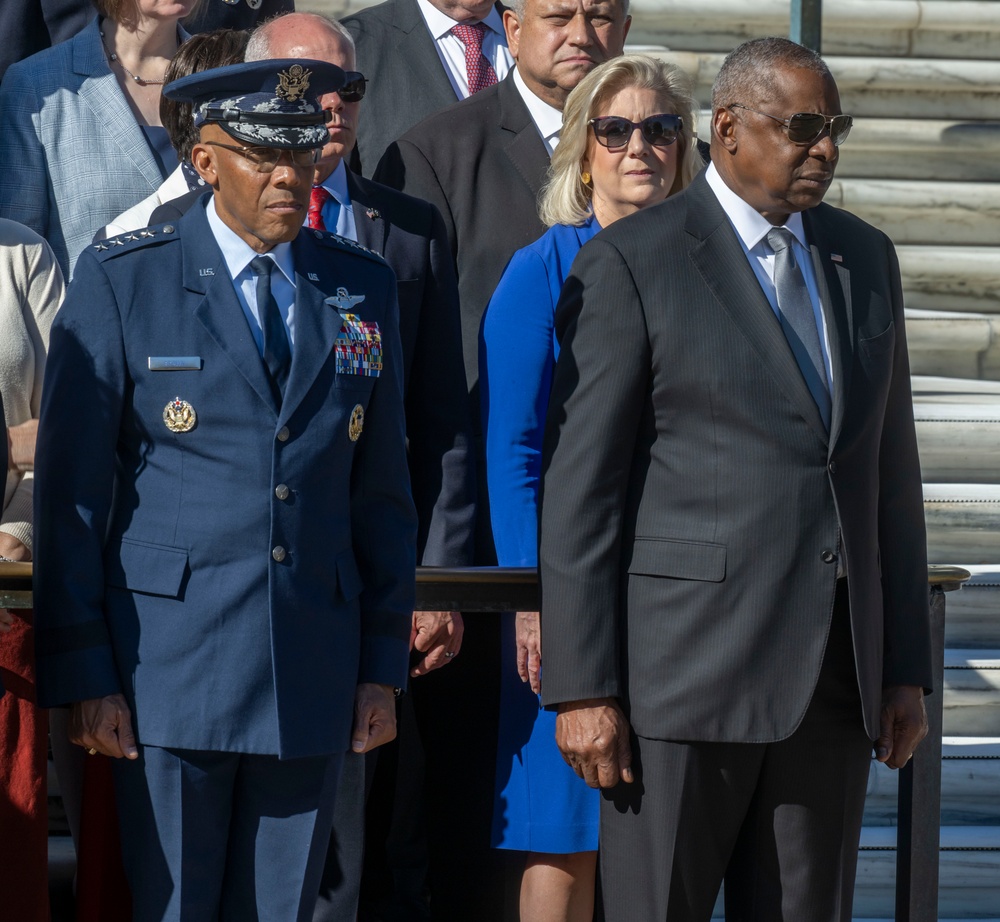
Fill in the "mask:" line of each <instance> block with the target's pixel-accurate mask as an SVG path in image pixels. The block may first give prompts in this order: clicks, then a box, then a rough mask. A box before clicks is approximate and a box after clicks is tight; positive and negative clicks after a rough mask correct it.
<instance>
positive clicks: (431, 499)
mask: <svg viewBox="0 0 1000 922" xmlns="http://www.w3.org/2000/svg"><path fill="white" fill-rule="evenodd" d="M271 57H275V58H286V57H301V58H310V59H313V60H319V61H326V62H327V63H330V64H336V65H338V66H340V67H342V68H343V69H344V70H345V71H346V72H347V80H348V82H347V84H346V86H345V87H344V88H342V89H341V90H340V91H339V92H336V93H329V94H327V95H325V96H323V97H322V98H321V100H320V101H321V104H322V105H323V108H324V109H325V110H326V111H327V113H328V114H329V122H328V129H329V132H330V140H329V142H328V143H327V145H326V147H324V149H323V151H322V155H321V157H320V160H319V162H318V163H317V164H316V173H315V176H314V187H313V207H312V208H311V209H310V215H309V223H310V226H313V227H325V228H328V229H330V230H333V229H336V230H337V232H338V233H340V234H341V235H343V236H346V237H348V238H349V239H352V240H355V241H357V242H358V243H361V244H362V245H364V246H366V247H368V248H369V249H372V250H374V251H375V252H377V253H379V254H381V255H382V256H383V257H384V258H385V260H386V262H388V263H389V265H390V267H391V268H392V269H393V271H394V272H395V273H396V277H397V286H398V293H399V312H400V335H401V339H402V343H403V388H404V395H405V400H406V434H407V442H408V449H409V451H408V459H409V463H410V477H411V484H412V489H413V495H414V500H415V503H416V507H417V519H418V539H417V559H418V561H419V562H420V563H422V564H423V565H424V566H439V567H440V566H466V565H468V564H470V563H471V562H472V538H473V533H474V522H475V518H474V516H475V503H474V500H475V476H474V468H473V456H472V450H471V436H470V430H469V419H468V403H467V398H466V391H465V375H464V371H463V366H462V344H461V332H460V329H459V315H458V289H457V286H456V282H455V270H454V266H453V264H452V259H451V252H450V250H449V248H448V238H447V236H446V234H445V230H444V223H443V221H442V220H441V216H440V214H438V211H437V209H436V208H434V206H433V205H430V204H428V203H427V202H424V201H421V200H419V199H415V198H412V197H411V196H409V195H404V194H403V193H401V192H397V191H396V190H395V189H390V188H388V187H387V186H383V185H380V184H379V183H376V182H372V181H371V180H368V179H364V178H363V177H360V176H356V175H355V174H353V173H352V172H351V171H350V170H348V169H347V168H346V159H347V158H348V157H350V154H351V150H352V149H353V147H354V144H355V139H356V137H357V132H358V130H359V125H360V124H364V122H363V121H362V120H361V119H360V114H361V113H360V110H361V97H362V96H363V95H364V93H365V80H364V78H363V77H362V76H361V75H360V74H359V73H357V71H356V70H355V67H356V61H355V55H354V43H353V39H352V37H351V34H350V33H349V32H348V31H347V30H346V29H345V28H344V27H343V26H342V25H340V24H339V23H337V22H334V21H333V20H330V19H327V18H326V17H324V16H319V15H316V14H312V13H293V14H290V15H287V16H281V17H278V18H277V19H274V20H272V21H271V22H269V23H267V24H265V25H264V26H261V27H260V28H259V29H258V30H257V31H256V32H255V33H254V35H253V36H252V38H251V41H250V45H249V47H248V49H247V58H248V60H255V59H263V58H271ZM367 105H368V104H367V103H366V106H367ZM369 115H370V117H371V119H372V120H375V119H377V117H378V114H377V113H373V112H369ZM462 633H463V624H462V616H461V615H460V614H459V613H458V612H414V615H413V641H414V653H413V657H414V659H413V670H412V675H413V676H415V677H419V676H423V675H425V674H427V673H429V672H432V671H433V670H434V669H437V668H439V667H441V666H443V665H446V664H449V663H450V662H451V661H452V659H453V658H454V657H455V656H456V655H457V654H458V653H459V652H460V649H461V643H462ZM424 685H425V683H424V680H421V681H418V682H414V683H411V694H410V695H409V696H408V698H409V699H410V700H407V699H406V698H404V699H402V700H401V701H400V711H401V713H400V726H399V733H400V740H399V746H400V748H402V749H404V750H405V751H409V752H410V753H411V756H410V758H407V759H406V761H405V764H404V765H402V766H401V768H400V772H399V780H398V785H399V787H398V788H397V790H396V791H393V790H392V789H384V788H382V789H380V791H379V792H378V793H379V795H381V797H383V798H384V799H385V800H387V801H388V803H387V804H386V806H387V807H388V808H391V809H392V812H393V813H394V814H395V819H396V826H397V828H399V827H402V828H403V829H405V834H406V835H407V836H408V837H409V838H411V839H419V838H421V833H422V824H423V822H424V820H423V811H422V809H421V806H422V803H423V796H422V791H423V761H422V759H420V758H419V755H420V749H421V739H420V735H419V734H418V731H417V725H416V723H415V715H414V710H415V711H416V712H417V713H424V712H427V715H426V719H427V721H431V722H433V721H437V722H440V723H441V724H444V725H448V724H449V723H450V721H449V718H448V709H449V702H448V701H447V700H441V699H440V696H437V697H435V696H432V697H431V698H429V699H428V697H427V696H426V695H424V694H423V689H424ZM394 745H395V744H394ZM414 751H415V754H416V755H417V756H418V758H413V754H414ZM374 755H375V754H374V753H373V754H372V756H373V758H371V759H369V758H368V757H363V756H355V755H353V754H350V753H349V754H348V756H347V759H346V762H345V766H344V772H343V774H342V776H341V782H340V787H339V789H338V794H337V798H338V800H337V811H336V817H335V821H334V835H333V839H332V841H331V849H330V854H329V857H328V862H327V871H326V872H325V874H324V881H323V887H322V890H321V893H320V901H319V903H318V905H317V908H316V913H315V917H314V918H315V919H316V920H317V922H319V920H331V922H338V920H342V919H349V918H350V919H353V918H354V917H355V916H356V915H357V911H358V897H359V887H360V883H361V872H362V857H363V848H362V846H363V843H364V825H365V817H364V804H365V788H366V784H365V777H366V770H365V764H366V762H367V763H368V770H367V775H368V778H369V779H370V778H371V776H372V773H373V770H374ZM439 782H440V777H438V778H436V779H434V780H433V781H432V783H433V784H435V785H437V784H438V783H439ZM394 795H395V796H394ZM407 820H408V821H407ZM370 844H371V846H372V850H373V851H376V852H384V850H385V848H384V846H385V843H384V842H383V841H372V842H371V843H370ZM418 871H419V868H413V869H411V874H410V877H411V878H412V880H411V883H410V885H409V886H402V881H400V880H399V879H400V877H401V876H402V875H400V874H397V875H396V878H397V881H399V883H400V886H399V887H397V890H398V891H399V892H398V893H397V897H396V898H397V900H398V901H409V902H410V903H411V904H412V903H419V902H421V901H422V899H423V892H422V891H423V875H422V874H420V873H418Z"/></svg>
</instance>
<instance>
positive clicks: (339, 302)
mask: <svg viewBox="0 0 1000 922" xmlns="http://www.w3.org/2000/svg"><path fill="white" fill-rule="evenodd" d="M364 299H365V296H364V295H351V294H348V293H347V289H346V288H344V287H340V288H338V289H337V293H336V294H335V295H334V296H333V297H330V298H325V299H324V301H323V303H324V304H329V305H330V306H331V307H335V308H337V313H339V314H342V313H345V312H346V313H350V311H351V308H353V307H354V305H355V304H360V303H361V302H362V301H364Z"/></svg>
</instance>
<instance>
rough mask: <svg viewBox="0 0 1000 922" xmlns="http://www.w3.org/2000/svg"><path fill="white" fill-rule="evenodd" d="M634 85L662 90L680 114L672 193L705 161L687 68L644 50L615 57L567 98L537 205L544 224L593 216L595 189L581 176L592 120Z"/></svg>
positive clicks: (671, 108) (581, 220)
mask: <svg viewBox="0 0 1000 922" xmlns="http://www.w3.org/2000/svg"><path fill="white" fill-rule="evenodd" d="M630 87H636V88H639V89H646V90H652V91H653V92H654V93H656V94H658V95H659V96H662V97H663V98H664V99H665V100H666V105H667V109H668V111H669V112H671V113H672V114H674V115H679V116H680V117H681V119H682V121H683V123H684V124H683V127H682V128H681V134H680V137H679V138H678V139H677V141H676V142H675V143H676V144H677V145H678V147H679V150H678V154H677V175H676V177H675V178H674V185H673V188H671V190H670V194H671V195H673V194H674V193H675V192H679V191H680V190H681V189H683V188H685V187H686V186H687V184H688V183H690V182H691V180H692V179H694V177H695V175H696V174H697V173H698V171H699V170H700V169H701V168H702V166H703V165H704V164H703V161H702V159H701V155H700V154H699V153H698V145H697V143H696V122H695V118H696V115H695V106H694V100H693V99H692V98H691V81H690V79H689V78H688V76H687V74H685V73H684V71H682V70H681V69H680V68H679V67H676V66H674V65H673V64H667V63H665V62H663V61H658V60H656V59H655V58H651V57H648V56H647V55H644V54H626V55H622V56H621V57H618V58H612V59H611V60H610V61H605V63H603V64H601V65H600V66H599V67H595V68H594V69H593V70H592V71H591V72H590V73H589V74H587V76H586V77H584V78H583V80H581V81H580V82H579V84H577V86H576V87H575V88H574V89H573V91H572V92H571V93H570V94H569V98H568V99H567V100H566V107H565V108H564V109H563V127H562V131H561V132H560V134H559V145H558V147H556V150H555V153H554V154H553V155H552V163H551V164H550V166H549V172H548V179H547V181H546V184H545V188H544V189H543V190H542V196H541V201H540V204H539V207H538V213H539V216H540V217H541V219H542V223H543V224H545V225H547V226H549V227H551V226H553V225H555V224H572V225H577V226H578V225H580V224H583V223H584V221H586V220H587V218H588V217H589V216H590V202H591V197H592V195H593V189H592V188H591V187H590V186H589V185H585V184H584V182H583V180H582V179H581V176H580V173H581V170H582V164H583V158H584V157H585V156H586V154H587V141H588V134H587V132H588V128H589V123H590V120H591V119H592V118H595V117H596V116H597V114H598V112H599V111H600V109H601V107H602V106H603V105H604V104H605V103H606V102H608V100H610V99H611V98H612V97H614V96H615V95H617V94H618V93H620V92H621V91H622V90H625V89H628V88H630Z"/></svg>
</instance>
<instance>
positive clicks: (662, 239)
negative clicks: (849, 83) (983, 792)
mask: <svg viewBox="0 0 1000 922" xmlns="http://www.w3.org/2000/svg"><path fill="white" fill-rule="evenodd" d="M712 108H713V133H712V166H711V167H710V168H709V169H708V171H707V174H703V175H702V176H700V177H699V178H698V179H696V180H695V182H694V183H692V185H691V187H690V188H689V189H688V190H687V191H686V192H685V193H683V194H682V195H679V196H677V197H676V198H673V199H670V200H669V201H668V202H666V203H665V204H663V205H661V206H658V207H656V208H652V209H649V210H648V211H644V212H640V213H639V214H637V215H636V216H634V217H632V218H628V219H626V220H623V221H619V222H617V223H616V224H615V225H614V226H613V227H611V228H609V229H608V230H606V231H604V232H602V233H601V234H600V235H599V236H598V237H597V238H595V240H594V241H592V242H591V243H589V244H588V245H587V246H586V247H585V248H584V249H583V250H582V251H581V254H580V256H579V257H578V259H577V261H576V263H575V264H574V267H573V273H572V275H571V276H570V278H569V280H568V281H567V283H566V287H565V288H564V290H563V297H562V299H561V301H560V304H559V308H558V314H557V331H558V336H559V341H560V344H561V352H560V357H559V364H558V367H557V369H556V373H555V380H554V384H553V391H552V399H551V401H550V404H549V415H548V422H547V432H546V445H545V456H544V462H543V464H544V471H545V473H544V485H543V489H544V493H543V499H542V512H541V544H540V555H539V556H540V561H541V579H542V606H543V612H544V616H543V618H542V632H543V646H544V649H545V684H544V686H543V699H544V703H545V704H546V705H547V706H558V709H559V716H558V718H557V730H556V736H557V741H558V743H559V745H560V748H561V749H562V750H563V754H564V755H565V757H566V758H567V761H569V762H570V764H571V765H573V766H574V767H575V768H576V769H577V772H578V773H579V774H580V775H581V776H582V777H584V778H585V779H586V780H587V781H588V782H589V783H590V784H591V785H592V786H594V787H598V786H599V787H601V788H604V789H605V797H604V800H603V802H602V813H601V863H602V882H603V888H604V905H605V912H606V917H607V919H608V920H609V922H617V920H625V919H628V920H629V922H653V920H656V922H661V920H663V919H664V918H669V919H671V920H675V919H676V920H682V922H687V920H691V922H695V920H703V922H707V920H708V919H709V917H710V916H711V912H712V906H713V903H714V902H715V899H716V896H717V894H718V891H719V886H720V884H721V882H722V880H723V876H724V875H725V879H726V905H727V918H730V919H787V920H794V922H847V920H850V919H851V899H852V894H853V888H854V869H855V863H856V858H857V846H858V839H859V835H860V828H861V816H862V809H863V803H864V795H865V786H866V780H867V777H868V768H869V760H870V757H871V751H872V741H873V740H875V741H876V743H875V753H876V756H877V758H878V759H879V760H880V761H883V762H887V763H888V764H889V765H890V766H891V767H900V766H902V765H904V764H905V763H906V761H907V759H908V758H909V756H910V754H911V753H912V751H913V749H914V747H915V746H916V744H917V742H918V741H919V740H920V738H921V737H922V736H923V734H924V733H926V721H925V717H924V713H923V689H925V688H927V687H928V686H929V683H930V672H931V670H930V654H929V650H930V642H929V629H928V613H927V584H926V579H927V571H926V557H925V549H924V545H925V537H924V524H923V505H922V498H921V486H920V470H919V465H918V460H917V450H916V439H915V435H914V426H913V413H912V406H911V400H910V382H909V368H908V362H907V354H906V344H905V338H904V333H903V303H902V297H901V290H900V278H899V270H898V265H897V262H896V256H895V253H894V251H893V248H892V245H891V243H890V242H889V240H888V238H886V236H885V235H884V234H882V233H881V232H879V231H877V230H875V229H874V228H872V227H870V226H868V225H866V224H864V223H863V222H862V221H860V220H858V219H857V218H855V217H853V216H852V215H850V214H847V213H846V212H842V211H838V210H837V209H834V208H832V207H830V206H827V205H824V204H821V201H822V198H823V195H824V193H825V192H826V190H827V188H828V187H829V185H830V182H831V180H832V178H833V174H834V168H835V166H836V162H837V156H838V148H837V145H838V144H839V143H840V141H842V140H843V139H844V138H845V137H846V134H847V132H848V131H849V129H850V124H851V120H850V117H849V116H844V115H842V113H841V108H840V98H839V95H838V93H837V87H836V84H835V83H834V80H833V78H832V76H831V75H830V73H829V71H828V70H827V68H826V65H825V64H824V63H823V61H822V60H821V59H820V58H819V57H818V56H817V55H815V54H814V53H813V52H811V51H808V50H807V49H805V48H802V47H801V46H798V45H795V44H794V43H792V42H789V41H788V40H787V39H762V40H757V41H754V42H748V43H746V44H744V45H742V46H740V48H738V49H736V50H735V51H734V52H733V53H732V54H731V55H730V56H729V57H728V58H727V60H726V62H725V64H724V65H723V67H722V70H721V71H720V73H719V76H718V78H717V80H716V83H715V87H714V90H713V98H712ZM630 734H631V739H630Z"/></svg>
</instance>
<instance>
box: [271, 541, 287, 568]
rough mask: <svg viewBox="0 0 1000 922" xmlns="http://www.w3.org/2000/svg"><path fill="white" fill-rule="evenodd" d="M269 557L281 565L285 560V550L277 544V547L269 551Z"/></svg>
mask: <svg viewBox="0 0 1000 922" xmlns="http://www.w3.org/2000/svg"><path fill="white" fill-rule="evenodd" d="M271 556H272V557H273V558H274V559H275V560H276V561H277V562H278V563H281V561H283V560H284V559H285V549H284V548H283V547H282V546H281V545H280V544H279V545H278V546H277V547H275V548H274V550H273V551H271Z"/></svg>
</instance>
